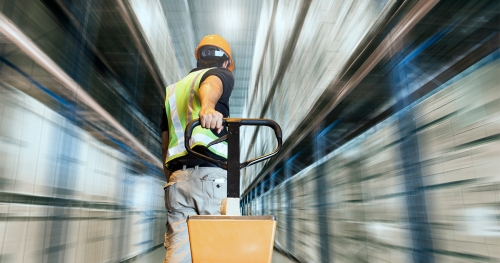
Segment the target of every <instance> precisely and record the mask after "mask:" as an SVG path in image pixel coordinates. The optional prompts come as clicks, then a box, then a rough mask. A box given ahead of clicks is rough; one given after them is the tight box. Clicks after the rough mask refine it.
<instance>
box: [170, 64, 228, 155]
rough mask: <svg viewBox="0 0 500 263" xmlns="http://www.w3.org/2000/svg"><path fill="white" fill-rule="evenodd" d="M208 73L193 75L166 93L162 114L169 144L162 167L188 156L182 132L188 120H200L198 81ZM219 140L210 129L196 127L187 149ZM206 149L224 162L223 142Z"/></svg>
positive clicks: (225, 152)
mask: <svg viewBox="0 0 500 263" xmlns="http://www.w3.org/2000/svg"><path fill="white" fill-rule="evenodd" d="M210 69H211V68H208V69H202V70H198V71H195V72H192V73H190V74H189V75H187V76H186V77H185V78H183V79H182V80H180V81H179V82H177V83H175V84H173V85H170V86H168V87H167V89H166V94H167V95H166V98H165V111H166V114H167V119H168V137H169V142H168V153H167V158H166V159H165V165H167V163H168V162H169V161H171V160H173V159H176V158H179V157H181V156H185V155H187V154H188V153H187V151H186V148H185V146H184V131H185V130H186V126H187V124H188V123H189V122H190V121H191V120H193V119H198V118H199V116H198V113H199V112H200V110H201V101H200V97H199V95H198V89H199V88H200V80H201V78H202V77H203V75H204V74H205V73H206V72H207V71H208V70H210ZM218 138H219V137H217V136H216V135H215V134H213V132H212V131H211V130H210V129H204V128H202V127H201V126H197V127H196V128H194V130H193V135H192V136H191V141H190V142H189V145H190V147H191V148H193V147H195V146H205V147H206V146H207V145H208V144H209V143H210V142H212V141H214V140H216V139H218ZM208 149H209V150H210V151H211V152H213V153H214V154H216V155H218V156H221V157H224V158H227V143H226V142H222V143H218V144H216V145H213V146H210V147H209V148H208Z"/></svg>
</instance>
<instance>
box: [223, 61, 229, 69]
mask: <svg viewBox="0 0 500 263" xmlns="http://www.w3.org/2000/svg"><path fill="white" fill-rule="evenodd" d="M227 66H229V60H226V61H224V63H222V67H223V68H227Z"/></svg>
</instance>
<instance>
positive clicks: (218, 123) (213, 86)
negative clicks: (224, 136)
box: [198, 76, 224, 133]
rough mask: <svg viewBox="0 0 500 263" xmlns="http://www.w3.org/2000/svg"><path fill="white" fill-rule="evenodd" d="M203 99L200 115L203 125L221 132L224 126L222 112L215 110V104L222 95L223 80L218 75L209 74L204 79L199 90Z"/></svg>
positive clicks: (201, 99)
mask: <svg viewBox="0 0 500 263" xmlns="http://www.w3.org/2000/svg"><path fill="white" fill-rule="evenodd" d="M198 94H199V96H200V101H201V110H200V113H199V114H198V115H199V117H200V123H201V127H203V128H206V129H217V133H220V132H221V131H222V130H223V129H224V126H222V118H223V116H222V113H220V112H218V111H216V110H215V104H216V103H217V101H218V100H219V98H220V96H221V95H222V81H221V80H220V79H219V78H218V77H216V76H209V77H208V78H206V79H205V81H203V83H201V85H200V89H199V90H198Z"/></svg>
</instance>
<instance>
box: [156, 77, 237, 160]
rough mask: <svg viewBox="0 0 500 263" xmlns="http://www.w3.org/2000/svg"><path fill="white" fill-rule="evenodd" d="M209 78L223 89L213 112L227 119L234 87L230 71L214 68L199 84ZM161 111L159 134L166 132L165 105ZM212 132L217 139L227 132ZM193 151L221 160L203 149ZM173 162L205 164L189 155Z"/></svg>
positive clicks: (196, 148)
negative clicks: (214, 79)
mask: <svg viewBox="0 0 500 263" xmlns="http://www.w3.org/2000/svg"><path fill="white" fill-rule="evenodd" d="M202 69H203V68H195V69H193V70H191V72H190V73H192V72H195V71H198V70H202ZM209 76H216V77H218V78H219V79H220V80H221V82H222V89H223V90H222V95H221V97H220V98H219V101H218V102H217V104H216V105H215V110H216V111H218V112H220V113H222V116H224V118H227V117H229V97H231V93H232V92H233V86H234V77H233V73H231V71H229V70H228V69H225V68H214V69H211V70H209V71H207V72H206V73H205V74H204V75H203V76H202V77H201V80H200V84H201V83H203V81H205V79H206V78H208V77H209ZM161 110H162V117H161V124H160V128H161V133H163V132H164V131H168V119H167V113H166V112H165V105H163V107H162V109H161ZM212 132H213V133H214V134H215V135H216V136H218V137H221V136H223V135H225V134H226V133H227V131H226V130H225V129H224V130H223V131H222V132H221V133H219V134H217V132H216V131H215V130H212ZM194 150H196V151H198V152H200V153H202V154H204V155H208V156H210V157H212V158H215V159H219V160H221V159H223V158H222V157H220V156H217V155H215V154H213V153H212V152H210V151H209V150H208V149H207V148H205V147H201V146H200V147H195V148H194ZM175 161H178V162H180V163H182V164H186V165H198V164H201V163H205V161H202V160H200V159H197V158H196V157H192V156H190V155H186V156H183V157H180V158H178V159H176V160H175Z"/></svg>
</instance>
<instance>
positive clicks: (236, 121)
mask: <svg viewBox="0 0 500 263" xmlns="http://www.w3.org/2000/svg"><path fill="white" fill-rule="evenodd" d="M198 125H200V120H199V119H195V120H192V121H191V122H189V123H188V125H187V127H186V131H185V133H184V146H185V147H186V150H187V151H188V153H189V154H191V155H193V156H195V157H197V158H199V159H202V160H205V161H207V162H210V163H212V164H215V165H217V166H218V167H220V168H222V169H224V170H227V167H228V162H230V161H231V160H230V158H231V156H228V161H227V162H223V161H220V160H216V159H213V158H211V157H208V156H206V155H203V154H200V153H198V152H195V151H193V150H192V149H191V147H190V145H189V142H190V140H191V135H192V134H193V130H194V128H195V127H196V126H198ZM222 125H224V126H228V125H236V126H238V131H239V126H242V125H246V126H268V127H270V128H272V129H273V130H274V134H275V136H276V139H277V141H278V146H277V147H276V149H274V151H273V152H271V153H268V154H265V155H262V156H259V157H257V158H255V159H251V160H247V161H245V162H243V163H240V164H239V167H240V169H243V168H246V167H248V166H250V165H254V164H256V163H259V162H262V161H264V160H267V159H269V158H271V157H273V156H274V155H276V154H277V153H278V152H279V150H280V149H281V146H282V133H281V127H280V126H279V125H278V123H276V122H275V121H273V120H269V119H251V118H226V119H223V120H222ZM235 135H236V136H238V135H239V132H238V134H231V132H229V133H228V135H227V136H228V141H230V139H229V137H230V136H235ZM236 139H237V140H239V137H237V138H236ZM237 162H239V160H237Z"/></svg>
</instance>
